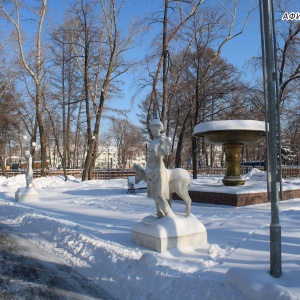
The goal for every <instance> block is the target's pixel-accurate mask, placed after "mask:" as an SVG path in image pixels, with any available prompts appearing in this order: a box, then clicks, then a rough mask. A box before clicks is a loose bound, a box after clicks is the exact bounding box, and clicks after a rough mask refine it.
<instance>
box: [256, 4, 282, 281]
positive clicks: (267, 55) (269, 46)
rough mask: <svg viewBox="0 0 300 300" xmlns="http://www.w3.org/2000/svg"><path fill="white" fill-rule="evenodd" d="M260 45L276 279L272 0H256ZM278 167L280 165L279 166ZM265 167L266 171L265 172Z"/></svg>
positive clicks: (278, 260) (278, 263)
mask: <svg viewBox="0 0 300 300" xmlns="http://www.w3.org/2000/svg"><path fill="white" fill-rule="evenodd" d="M259 4H260V6H259V8H260V23H261V44H262V62H263V78H264V94H265V102H266V103H265V104H266V110H267V114H266V116H267V117H266V124H267V122H268V124H269V127H268V128H266V132H267V147H268V151H267V153H268V156H267V160H268V169H269V170H270V175H271V181H270V200H271V224H270V274H271V276H273V277H275V278H278V277H280V276H281V275H282V270H281V225H280V220H279V204H278V191H277V180H278V179H279V180H280V178H279V176H280V175H281V174H280V173H278V160H277V144H278V142H279V144H280V139H277V137H278V136H279V133H280V130H279V127H280V120H279V109H278V105H277V104H278V103H277V102H278V98H277V97H278V85H277V65H276V47H275V46H276V36H275V25H274V5H273V0H260V2H259ZM279 166H280V165H279ZM269 170H268V171H269Z"/></svg>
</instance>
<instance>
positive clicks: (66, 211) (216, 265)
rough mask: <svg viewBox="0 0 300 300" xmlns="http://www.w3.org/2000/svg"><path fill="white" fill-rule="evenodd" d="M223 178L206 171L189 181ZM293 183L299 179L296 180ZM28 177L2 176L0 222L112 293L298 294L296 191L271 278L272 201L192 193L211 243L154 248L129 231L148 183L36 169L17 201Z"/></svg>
mask: <svg viewBox="0 0 300 300" xmlns="http://www.w3.org/2000/svg"><path fill="white" fill-rule="evenodd" d="M220 180H221V178H220V177H202V178H199V179H197V180H195V181H194V182H193V184H199V182H200V181H201V182H203V183H204V184H207V185H209V184H210V183H216V182H219V181H220ZM293 184H295V185H298V186H299V188H300V180H293ZM25 185H26V184H25V176H24V175H18V176H16V177H14V178H10V179H6V178H4V177H0V211H1V214H0V224H2V225H3V226H5V225H6V226H10V227H11V228H13V229H14V230H16V231H18V232H20V233H23V234H24V235H25V236H26V237H27V238H29V239H31V240H33V241H34V242H35V243H37V244H38V245H39V246H40V247H42V248H43V247H44V248H45V249H47V251H50V252H51V253H52V254H53V255H54V256H55V257H57V259H58V260H59V261H64V262H66V264H67V265H68V266H72V267H73V268H74V269H75V270H76V271H77V272H78V273H80V274H82V275H83V276H85V277H88V278H90V279H91V280H92V281H93V283H94V284H97V285H99V287H101V288H104V289H105V290H107V291H109V293H110V294H111V295H112V296H113V297H115V298H116V299H125V300H126V299H164V300H169V299H172V300H175V299H189V300H191V299H209V300H213V299H222V300H224V299H230V300H235V299H255V300H259V299H285V300H286V299H300V199H294V200H288V201H283V202H281V203H280V220H281V226H282V270H283V275H282V276H281V277H280V278H277V279H275V278H273V277H272V276H270V274H269V265H270V261H269V224H270V204H260V205H253V206H247V207H239V208H237V207H230V206H216V205H208V204H199V203H193V204H192V207H191V212H192V214H193V215H194V216H196V217H197V218H198V220H200V221H201V222H202V223H203V224H204V225H205V227H206V229H207V234H208V243H209V244H208V245H206V246H195V247H190V248H183V249H170V250H168V251H166V252H164V253H157V252H154V251H151V250H148V249H146V248H143V247H141V246H138V245H135V244H133V243H132V242H131V241H130V230H131V228H132V226H133V225H134V224H135V223H136V222H139V221H141V220H142V219H143V218H144V217H145V216H148V215H151V214H155V205H154V201H153V200H152V199H148V198H147V197H146V193H145V191H144V190H143V191H142V192H138V193H137V194H127V193H126V192H127V181H126V179H114V180H107V181H104V180H103V181H102V180H97V181H96V180H92V181H84V182H80V180H79V179H76V178H72V177H71V178H70V180H69V181H67V182H65V181H64V180H63V179H62V178H61V177H48V178H39V179H35V180H34V185H35V187H36V189H37V190H38V193H39V198H40V200H39V201H37V202H32V203H18V202H16V201H15V200H14V197H15V196H14V195H15V192H16V191H17V189H18V188H19V187H24V186H25ZM257 185H259V182H257ZM184 209H185V205H184V202H183V201H173V210H174V211H175V213H182V212H183V211H184ZM32 256H34V253H32ZM43 259H44V260H47V256H46V257H44V258H43ZM49 259H50V257H49ZM51 259H53V257H52V258H51Z"/></svg>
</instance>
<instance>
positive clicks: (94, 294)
mask: <svg viewBox="0 0 300 300" xmlns="http://www.w3.org/2000/svg"><path fill="white" fill-rule="evenodd" d="M0 276H1V280H0V299H2V300H10V299H15V300H16V299H18V300H19V299H20V300H21V299H28V300H31V299H41V300H42V299H48V300H66V299H72V300H95V299H99V300H110V299H113V298H112V296H110V295H108V293H107V292H105V291H104V290H102V289H101V288H100V287H99V285H95V284H94V283H93V282H92V281H91V280H89V279H87V278H85V277H83V276H82V275H80V274H79V273H78V272H76V271H75V270H74V269H72V268H71V267H70V266H68V265H66V263H65V262H64V261H62V260H60V259H59V258H57V257H55V256H54V255H53V254H52V253H51V252H49V251H47V249H45V248H40V246H39V245H38V244H36V243H35V242H33V241H32V240H29V239H28V238H26V237H24V236H23V235H21V234H19V233H16V232H12V231H11V228H9V227H7V226H6V227H5V229H4V228H3V227H0Z"/></svg>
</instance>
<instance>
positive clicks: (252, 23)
mask: <svg viewBox="0 0 300 300" xmlns="http://www.w3.org/2000/svg"><path fill="white" fill-rule="evenodd" d="M225 1H226V0H225ZM70 2H73V1H72V0H65V1H60V0H52V1H51V0H49V1H48V4H49V5H50V10H51V11H52V13H51V14H50V15H51V16H50V19H51V18H55V19H60V18H62V15H63V11H64V7H66V6H67V5H68V3H70ZM205 2H206V3H209V4H211V3H215V4H216V5H219V6H220V4H218V1H217V0H207V1H205ZM240 2H241V4H240V5H241V9H242V10H247V9H248V8H249V5H250V0H249V1H245V0H243V1H240ZM256 2H258V1H256ZM162 5H163V1H162V0H125V2H124V8H123V10H122V15H121V19H120V21H121V24H122V26H123V24H124V27H123V28H122V29H124V28H125V27H126V25H127V23H129V22H130V21H132V20H133V19H135V18H137V17H140V18H142V17H145V16H146V15H147V14H148V13H149V12H153V11H158V10H162ZM220 9H221V7H220ZM54 11H55V13H53V12H54ZM48 16H49V15H48ZM238 18H239V19H240V25H239V27H238V28H240V26H241V22H242V20H243V15H238ZM143 38H144V39H146V38H147V35H145V36H143ZM138 41H139V42H141V41H142V44H144V45H147V41H146V40H138ZM146 51H147V49H146V48H145V47H143V46H141V45H138V46H137V47H136V48H135V49H133V50H131V53H129V56H134V57H138V58H140V59H141V58H143V56H144V55H145V54H146ZM259 53H260V31H259V12H258V9H256V11H255V12H253V13H252V16H251V18H250V19H249V22H248V25H247V26H246V28H245V31H244V33H243V34H242V35H240V36H238V37H236V38H235V39H233V40H232V41H230V42H229V43H228V44H227V45H226V46H225V47H224V50H223V54H222V56H223V57H224V58H226V59H227V61H228V62H229V63H232V64H233V65H235V66H237V67H238V68H239V69H240V70H242V68H243V66H244V64H245V62H247V61H248V60H249V59H250V58H251V57H253V56H257V55H259ZM243 71H244V72H245V73H247V72H248V70H247V69H243ZM132 79H133V77H132V75H131V74H128V75H126V84H125V85H124V87H123V88H124V95H126V96H125V98H124V99H116V100H115V101H114V104H113V105H114V106H116V107H118V108H120V107H123V108H124V109H125V108H126V109H129V108H131V113H130V114H129V115H128V119H129V120H130V121H131V122H133V123H135V124H136V125H139V122H138V119H137V116H136V112H137V104H138V102H139V101H141V99H142V98H143V96H144V95H140V97H137V99H136V100H135V102H134V105H133V107H131V98H132V96H133V94H134V92H135V90H134V88H133V83H132Z"/></svg>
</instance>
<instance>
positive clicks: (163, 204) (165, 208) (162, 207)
mask: <svg viewBox="0 0 300 300" xmlns="http://www.w3.org/2000/svg"><path fill="white" fill-rule="evenodd" d="M155 203H156V211H157V217H158V218H162V217H164V216H166V215H167V214H168V212H169V210H170V206H169V204H168V202H167V201H166V200H163V199H155Z"/></svg>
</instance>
